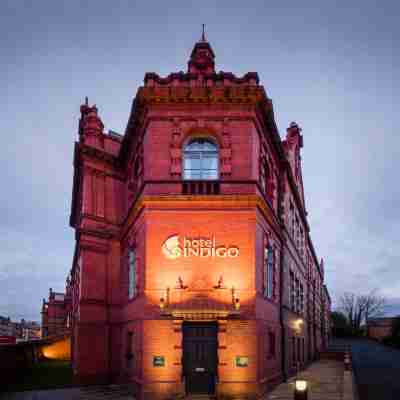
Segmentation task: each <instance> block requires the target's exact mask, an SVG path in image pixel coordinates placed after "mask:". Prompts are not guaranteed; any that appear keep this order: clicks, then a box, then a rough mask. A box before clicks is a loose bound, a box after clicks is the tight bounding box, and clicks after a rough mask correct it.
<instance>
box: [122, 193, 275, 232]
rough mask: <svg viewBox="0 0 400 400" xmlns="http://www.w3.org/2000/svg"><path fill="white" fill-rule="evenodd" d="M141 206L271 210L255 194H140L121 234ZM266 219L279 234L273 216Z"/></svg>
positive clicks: (266, 212)
mask: <svg viewBox="0 0 400 400" xmlns="http://www.w3.org/2000/svg"><path fill="white" fill-rule="evenodd" d="M143 208H148V209H163V208H173V209H175V210H184V209H193V208H196V209H202V208H204V209H207V210H213V209H214V210H228V211H229V210H230V209H256V208H258V209H260V210H261V212H262V213H263V215H270V214H271V210H270V208H269V207H268V206H267V205H266V203H265V200H264V199H263V198H262V197H261V196H259V195H257V194H250V195H248V194H243V195H221V194H219V195H152V196H141V197H140V198H139V199H138V200H137V201H136V202H135V204H134V206H133V207H132V208H131V210H130V212H129V214H128V215H127V218H126V220H125V222H124V224H123V227H122V231H121V235H122V236H124V235H125V234H126V232H125V231H126V230H127V229H129V227H130V226H131V225H132V222H133V221H134V220H135V219H136V218H137V216H138V215H139V213H140V212H141V210H142V209H143ZM268 221H269V222H271V223H273V225H274V228H275V230H276V233H277V234H278V235H279V236H281V233H280V231H279V225H278V224H277V222H276V220H275V218H273V217H270V218H268Z"/></svg>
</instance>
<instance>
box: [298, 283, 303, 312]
mask: <svg viewBox="0 0 400 400" xmlns="http://www.w3.org/2000/svg"><path fill="white" fill-rule="evenodd" d="M299 312H300V314H303V312H304V288H303V284H302V283H300V310H299Z"/></svg>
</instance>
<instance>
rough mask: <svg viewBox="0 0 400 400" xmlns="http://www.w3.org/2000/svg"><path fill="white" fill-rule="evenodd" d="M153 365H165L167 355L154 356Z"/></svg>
mask: <svg viewBox="0 0 400 400" xmlns="http://www.w3.org/2000/svg"><path fill="white" fill-rule="evenodd" d="M153 367H165V357H164V356H153Z"/></svg>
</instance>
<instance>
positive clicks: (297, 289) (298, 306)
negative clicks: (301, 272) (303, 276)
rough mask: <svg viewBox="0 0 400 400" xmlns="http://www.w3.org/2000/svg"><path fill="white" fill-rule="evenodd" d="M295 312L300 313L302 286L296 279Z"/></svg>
mask: <svg viewBox="0 0 400 400" xmlns="http://www.w3.org/2000/svg"><path fill="white" fill-rule="evenodd" d="M295 311H296V312H299V311H300V284H299V280H298V279H297V278H296V305H295Z"/></svg>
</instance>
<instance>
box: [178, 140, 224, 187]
mask: <svg viewBox="0 0 400 400" xmlns="http://www.w3.org/2000/svg"><path fill="white" fill-rule="evenodd" d="M183 170H184V171H183V179H188V180H213V179H218V147H217V145H216V144H215V143H213V142H212V141H211V140H207V139H193V140H192V141H190V142H189V143H188V144H187V145H186V146H185V148H184V151H183Z"/></svg>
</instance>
